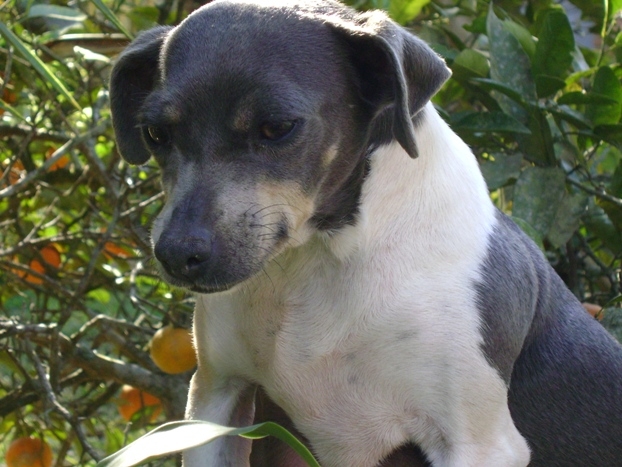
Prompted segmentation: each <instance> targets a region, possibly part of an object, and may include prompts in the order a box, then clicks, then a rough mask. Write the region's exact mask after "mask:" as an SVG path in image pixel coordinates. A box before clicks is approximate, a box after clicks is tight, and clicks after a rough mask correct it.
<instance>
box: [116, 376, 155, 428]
mask: <svg viewBox="0 0 622 467" xmlns="http://www.w3.org/2000/svg"><path fill="white" fill-rule="evenodd" d="M147 407H153V409H152V412H151V416H150V417H149V421H151V422H153V421H154V420H155V419H156V418H158V415H160V412H162V402H161V401H160V399H158V398H157V397H156V396H153V395H151V394H149V393H148V392H144V391H141V390H140V389H138V388H135V387H134V386H130V385H129V384H124V385H123V387H122V388H121V395H120V396H119V400H118V402H117V408H118V409H119V413H120V414H121V416H122V417H123V418H124V419H125V420H127V421H128V422H129V421H130V420H131V419H132V417H133V416H134V414H135V413H136V412H139V411H140V410H143V409H145V408H147Z"/></svg>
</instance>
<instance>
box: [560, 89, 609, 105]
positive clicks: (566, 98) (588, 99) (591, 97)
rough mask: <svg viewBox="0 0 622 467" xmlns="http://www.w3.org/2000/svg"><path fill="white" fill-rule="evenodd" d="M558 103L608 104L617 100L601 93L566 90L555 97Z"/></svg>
mask: <svg viewBox="0 0 622 467" xmlns="http://www.w3.org/2000/svg"><path fill="white" fill-rule="evenodd" d="M557 103H558V104H574V105H584V104H595V105H610V104H616V103H617V101H616V100H615V99H612V98H611V97H609V96H605V95H603V94H596V93H595V92H581V91H573V92H567V93H565V94H563V95H562V96H560V97H559V99H557Z"/></svg>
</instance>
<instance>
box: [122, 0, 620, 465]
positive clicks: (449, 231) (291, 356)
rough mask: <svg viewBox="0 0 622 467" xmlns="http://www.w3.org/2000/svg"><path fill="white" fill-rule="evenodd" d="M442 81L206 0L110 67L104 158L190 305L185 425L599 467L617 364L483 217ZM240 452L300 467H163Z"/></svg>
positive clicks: (375, 44)
mask: <svg viewBox="0 0 622 467" xmlns="http://www.w3.org/2000/svg"><path fill="white" fill-rule="evenodd" d="M448 77H449V72H448V70H447V68H446V66H445V65H444V63H443V61H442V60H441V59H440V58H439V57H438V56H437V55H436V54H434V52H432V51H431V50H430V49H429V47H428V46H426V45H425V44H424V43H423V42H422V41H420V40H419V39H417V38H416V37H414V36H413V35H411V34H410V33H408V32H407V31H405V30H404V29H402V28H400V27H399V26H397V25H396V24H394V23H393V22H391V21H390V20H389V19H388V18H387V17H386V15H384V14H383V13H379V12H368V13H362V14H359V13H356V12H354V11H353V10H351V9H349V8H347V7H344V6H342V5H340V4H339V3H336V2H332V1H328V0H326V1H320V0H318V1H312V0H307V1H300V2H287V1H253V0H248V1H229V0H223V1H216V2H213V3H211V4H209V5H207V6H205V7H203V8H201V9H199V10H198V11H196V12H195V13H193V14H192V15H191V16H190V17H189V18H188V19H186V20H185V21H184V22H183V23H182V24H181V25H180V26H178V27H177V28H164V27H160V28H155V29H153V30H151V31H148V32H146V33H144V34H142V35H141V36H139V37H138V39H136V41H135V42H134V43H132V45H130V46H129V47H128V49H127V50H126V51H125V52H124V53H123V54H122V56H121V57H120V59H119V61H118V63H117V64H116V66H115V68H114V70H113V73H112V78H111V89H110V95H111V106H112V114H113V123H114V128H115V132H116V134H117V141H118V147H119V150H120V152H121V154H122V156H123V157H124V158H125V159H126V160H128V161H129V162H131V163H143V162H145V161H146V160H147V159H148V158H149V157H151V156H154V157H155V158H156V160H157V161H158V163H159V164H160V166H161V167H162V175H163V177H162V179H163V184H164V187H165V191H166V194H167V201H166V204H165V207H164V209H163V211H162V213H161V214H160V215H159V216H158V218H157V219H156V222H155V224H154V228H153V243H154V251H155V255H156V258H157V259H158V262H159V264H160V265H161V269H162V274H163V276H164V278H165V279H167V280H168V281H169V282H171V283H172V284H174V285H177V286H181V287H186V288H188V289H190V290H194V291H195V292H198V293H199V295H198V296H197V306H196V311H195V321H194V335H195V343H196V347H197V352H198V361H199V364H198V370H197V372H196V374H195V375H194V377H193V380H192V383H191V388H190V397H189V405H188V408H187V416H188V417H189V418H193V419H204V420H210V421H213V422H217V423H221V424H227V425H242V424H250V423H252V422H253V420H259V419H266V418H272V417H276V419H277V420H279V421H281V422H282V423H284V424H285V425H288V426H290V427H291V428H292V429H293V430H297V431H298V432H299V433H300V434H301V435H302V436H304V438H305V439H306V440H307V441H308V442H309V443H310V445H311V447H312V449H313V451H314V452H315V454H316V455H317V456H318V458H319V459H320V462H321V463H322V465H324V466H326V467H331V466H335V467H343V466H356V467H366V466H369V467H373V466H380V465H383V466H386V465H391V466H398V465H433V466H477V467H482V466H491V467H498V466H510V467H511V466H517V467H519V466H525V465H527V464H528V463H529V465H533V466H543V467H544V466H546V467H551V466H553V467H554V466H587V465H598V466H612V467H613V466H615V465H620V463H621V462H622V461H621V460H620V454H622V349H621V348H620V346H619V345H618V344H617V343H616V342H615V341H614V340H613V339H612V338H611V337H610V336H609V335H608V334H607V333H606V332H605V330H604V329H603V328H602V327H600V325H599V324H598V323H597V322H596V321H594V320H592V319H591V318H590V317H589V316H588V315H587V314H586V313H585V312H584V311H583V309H582V307H581V305H580V304H579V302H578V301H577V300H576V299H575V298H574V297H573V296H572V294H571V293H570V292H569V291H568V289H567V288H566V287H565V286H564V284H563V283H562V281H561V280H560V279H559V277H558V276H557V275H556V274H555V272H554V271H553V270H552V269H551V267H550V266H549V265H548V263H547V261H546V259H545V258H544V256H543V255H542V254H541V252H540V251H539V250H538V248H537V247H536V246H535V245H534V244H533V243H532V242H531V241H530V240H529V239H528V238H527V237H526V236H525V235H524V234H523V233H522V232H521V230H520V229H519V228H517V227H516V226H515V225H514V224H513V223H512V222H511V221H510V220H509V219H508V218H507V217H505V216H504V215H502V214H501V213H499V212H498V211H497V210H496V209H495V208H494V206H493V205H492V203H491V201H490V199H489V197H488V192H487V189H486V185H485V183H484V180H483V178H482V176H481V173H480V171H479V168H478V166H477V162H476V160H475V158H474V157H473V154H472V153H471V151H470V150H469V148H468V147H467V146H466V145H465V144H464V143H463V142H462V141H461V140H460V139H459V138H458V137H457V136H456V135H455V134H454V133H453V132H452V131H451V130H450V129H449V127H448V126H447V125H446V123H445V122H444V121H443V120H442V119H441V118H440V117H439V116H438V115H437V113H436V111H435V110H434V108H433V106H432V105H431V104H429V100H430V98H431V96H432V95H433V94H434V93H435V92H436V91H437V90H438V88H439V87H440V86H441V85H442V83H443V82H444V81H445V80H446V79H447V78H448ZM408 156H411V157H408ZM257 388H260V391H259V393H257V392H256V389H257ZM256 406H257V409H258V410H255V409H256ZM249 458H250V459H251V460H252V465H265V466H271V467H274V466H296V465H302V464H301V461H300V460H299V459H298V458H297V457H296V456H295V455H294V454H293V453H292V452H291V451H289V450H288V449H286V448H283V447H282V446H279V445H275V444H274V443H269V442H262V443H256V444H255V447H254V448H253V452H252V454H251V443H250V441H248V440H243V439H240V438H231V439H222V440H219V441H216V442H214V443H211V444H209V445H207V446H204V447H201V448H196V449H193V450H190V451H188V452H186V453H185V455H184V464H185V465H186V466H188V467H195V466H212V465H213V466H227V465H230V466H241V465H248V463H249ZM530 459H531V462H530Z"/></svg>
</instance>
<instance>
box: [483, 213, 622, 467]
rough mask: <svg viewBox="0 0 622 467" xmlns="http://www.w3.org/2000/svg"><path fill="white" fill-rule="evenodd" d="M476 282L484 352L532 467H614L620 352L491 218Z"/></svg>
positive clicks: (514, 231)
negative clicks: (505, 385) (504, 388)
mask: <svg viewBox="0 0 622 467" xmlns="http://www.w3.org/2000/svg"><path fill="white" fill-rule="evenodd" d="M498 219H499V226H498V227H497V229H496V230H495V231H494V233H493V234H492V236H491V242H490V247H489V252H488V257H487V258H486V261H485V262H484V264H483V267H482V272H483V274H484V280H483V282H482V283H480V284H477V291H478V298H479V303H480V309H481V310H482V317H483V327H484V329H483V331H484V342H485V343H484V349H483V350H484V352H485V353H486V355H487V357H488V359H489V360H490V361H491V363H492V364H493V365H494V366H495V367H496V368H497V369H498V371H499V373H500V374H501V375H502V376H503V378H504V379H505V380H506V381H508V382H509V383H510V391H509V405H510V411H511V413H512V417H513V419H514V422H515V423H516V427H517V428H518V430H519V431H520V432H521V433H522V435H523V436H524V437H525V438H526V439H527V441H528V443H529V445H530V447H531V449H532V460H531V463H530V464H529V465H530V466H534V467H540V466H541V467H575V466H576V467H586V466H594V467H596V466H598V467H616V466H617V467H619V466H621V465H622V347H620V345H619V344H618V343H617V342H616V341H615V340H614V339H613V338H612V337H611V336H610V335H609V333H607V331H605V329H604V328H603V327H602V326H601V325H600V323H598V322H597V321H596V320H594V319H593V318H592V317H591V316H590V315H589V314H588V313H586V312H585V310H584V309H583V307H582V306H581V304H580V303H579V301H578V300H577V299H576V297H575V296H574V295H573V294H572V293H571V292H570V290H569V289H568V288H567V287H566V286H565V284H564V283H563V282H562V280H561V279H560V278H559V276H558V275H557V273H556V272H555V271H554V270H553V268H552V267H551V266H550V265H549V263H548V262H547V260H546V258H545V257H544V255H543V254H542V252H541V251H540V250H539V249H538V247H537V246H536V245H535V244H534V243H533V241H532V240H531V239H529V238H528V237H527V235H525V234H524V233H523V232H522V231H521V229H520V228H519V227H517V226H516V224H514V222H512V221H511V220H510V219H509V218H508V217H506V216H505V215H503V214H501V213H499V214H498Z"/></svg>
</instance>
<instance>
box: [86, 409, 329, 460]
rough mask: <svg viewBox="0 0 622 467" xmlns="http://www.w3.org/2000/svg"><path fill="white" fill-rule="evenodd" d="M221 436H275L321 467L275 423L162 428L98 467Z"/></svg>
mask: <svg viewBox="0 0 622 467" xmlns="http://www.w3.org/2000/svg"><path fill="white" fill-rule="evenodd" d="M222 436H243V437H246V438H250V439H259V438H264V437H266V436H275V437H277V438H279V439H280V440H282V441H284V442H286V443H287V444H288V445H289V446H290V447H291V448H292V449H294V450H295V451H296V452H297V453H298V454H299V455H300V456H301V457H302V458H303V459H304V460H305V461H306V462H307V464H309V465H310V466H311V467H320V465H319V464H318V462H317V461H316V460H315V458H314V457H313V455H312V454H311V452H310V451H309V450H308V449H307V448H306V447H305V446H304V445H303V444H302V443H301V442H300V441H298V439H296V437H294V436H293V435H292V434H291V433H290V432H289V431H287V430H286V429H285V428H283V427H281V426H280V425H277V424H276V423H272V422H265V423H260V424H258V425H252V426H248V427H243V428H232V427H227V426H221V425H216V424H215V423H210V422H204V421H197V420H186V421H180V422H170V423H166V424H164V425H162V426H159V427H158V428H156V429H155V430H153V431H151V432H149V433H147V434H146V435H145V436H143V437H141V438H139V439H137V440H136V441H134V442H133V443H132V444H130V445H128V446H126V447H125V448H123V449H121V450H120V451H118V452H116V453H114V454H112V455H111V456H108V457H106V458H105V459H103V460H101V461H100V462H99V463H98V464H97V467H133V466H135V465H140V464H142V463H144V462H147V461H148V460H151V459H155V458H158V457H161V456H165V455H167V454H172V453H175V452H180V451H184V450H186V449H191V448H195V447H197V446H201V445H203V444H207V443H210V442H212V441H214V440H216V439H218V438H220V437H222Z"/></svg>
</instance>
